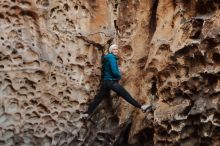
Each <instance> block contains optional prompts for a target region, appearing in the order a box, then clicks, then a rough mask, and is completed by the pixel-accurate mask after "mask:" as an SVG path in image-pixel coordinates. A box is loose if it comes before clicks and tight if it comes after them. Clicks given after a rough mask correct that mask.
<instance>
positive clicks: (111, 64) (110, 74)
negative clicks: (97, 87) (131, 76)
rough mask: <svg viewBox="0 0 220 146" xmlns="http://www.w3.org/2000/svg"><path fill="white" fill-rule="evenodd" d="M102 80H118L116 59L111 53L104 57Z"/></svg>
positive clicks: (118, 72)
mask: <svg viewBox="0 0 220 146" xmlns="http://www.w3.org/2000/svg"><path fill="white" fill-rule="evenodd" d="M104 60H105V61H104V65H103V69H104V70H103V79H104V80H120V79H121V73H120V71H119V69H118V62H117V60H118V58H117V56H115V55H114V54H112V53H109V54H107V55H105V56H104Z"/></svg>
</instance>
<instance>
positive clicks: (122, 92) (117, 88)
mask: <svg viewBox="0 0 220 146" xmlns="http://www.w3.org/2000/svg"><path fill="white" fill-rule="evenodd" d="M109 86H110V87H109V88H110V89H112V90H113V91H115V92H116V93H117V94H118V95H119V96H121V97H122V98H124V99H125V100H126V101H127V102H129V103H130V104H132V105H133V106H135V107H137V108H140V109H141V104H140V103H138V102H137V101H136V100H135V99H134V98H133V97H132V96H131V95H130V94H129V93H128V92H127V90H126V89H125V88H124V87H122V86H121V85H120V84H119V83H117V82H113V83H112V84H110V85H109Z"/></svg>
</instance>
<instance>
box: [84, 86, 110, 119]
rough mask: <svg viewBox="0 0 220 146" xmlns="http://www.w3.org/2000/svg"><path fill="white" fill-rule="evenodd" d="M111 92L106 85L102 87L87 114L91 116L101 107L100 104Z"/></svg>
mask: <svg viewBox="0 0 220 146" xmlns="http://www.w3.org/2000/svg"><path fill="white" fill-rule="evenodd" d="M108 93H109V90H108V89H107V88H106V87H105V85H104V84H102V85H101V88H100V90H99V92H98V93H97V94H96V95H95V97H94V100H93V101H92V102H91V103H90V104H89V107H88V110H87V113H88V114H89V115H90V114H92V113H93V111H94V110H95V109H96V107H97V106H98V105H99V103H100V102H101V101H102V100H103V99H104V97H105V96H108Z"/></svg>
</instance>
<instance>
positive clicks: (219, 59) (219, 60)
mask: <svg viewBox="0 0 220 146" xmlns="http://www.w3.org/2000/svg"><path fill="white" fill-rule="evenodd" d="M212 59H213V61H214V62H215V63H220V54H219V53H213V56H212Z"/></svg>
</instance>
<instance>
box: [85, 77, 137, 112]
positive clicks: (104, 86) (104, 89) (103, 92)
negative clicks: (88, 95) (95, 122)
mask: <svg viewBox="0 0 220 146" xmlns="http://www.w3.org/2000/svg"><path fill="white" fill-rule="evenodd" d="M111 90H113V91H115V92H116V93H117V94H118V95H119V96H121V97H122V98H124V99H125V100H126V101H127V102H129V103H130V104H132V105H133V106H135V107H137V108H141V104H140V103H138V102H137V101H136V100H135V99H134V98H132V96H131V95H130V94H129V93H128V92H127V91H126V89H125V88H124V87H122V86H121V85H120V84H119V83H118V81H114V80H103V81H102V82H101V87H100V90H99V92H98V93H97V94H96V95H95V98H94V100H93V101H92V102H91V103H90V104H89V107H88V111H87V113H88V114H92V112H93V111H94V110H95V109H96V107H97V106H98V105H99V103H100V102H101V101H102V100H103V99H104V98H109V96H110V91H111Z"/></svg>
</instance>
